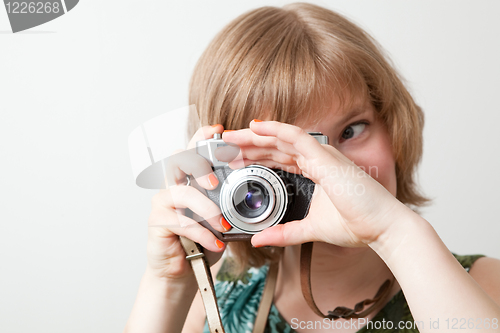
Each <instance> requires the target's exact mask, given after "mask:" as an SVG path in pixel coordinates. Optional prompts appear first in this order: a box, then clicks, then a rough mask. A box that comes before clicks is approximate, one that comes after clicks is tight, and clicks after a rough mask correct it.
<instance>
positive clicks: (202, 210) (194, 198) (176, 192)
mask: <svg viewBox="0 0 500 333" xmlns="http://www.w3.org/2000/svg"><path fill="white" fill-rule="evenodd" d="M152 205H153V209H155V208H163V209H164V214H166V213H165V211H167V210H173V209H184V208H188V209H190V210H191V211H193V212H194V213H195V214H197V215H199V216H200V217H202V218H203V219H204V220H206V221H207V222H208V223H209V224H210V225H211V226H212V228H214V229H215V230H217V231H220V232H225V231H227V230H226V229H225V228H224V227H223V226H222V220H221V218H222V214H221V211H220V208H219V207H218V206H217V205H216V204H215V203H214V202H213V201H212V200H210V199H209V198H207V197H206V196H205V195H204V194H202V193H201V192H200V191H198V190H197V189H195V188H193V187H191V186H172V187H171V188H169V190H165V191H161V192H160V193H158V194H157V195H155V196H154V197H153V202H152Z"/></svg>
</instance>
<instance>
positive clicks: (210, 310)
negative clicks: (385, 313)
mask: <svg viewBox="0 0 500 333" xmlns="http://www.w3.org/2000/svg"><path fill="white" fill-rule="evenodd" d="M179 238H180V240H181V244H182V246H183V248H184V251H185V252H186V259H187V260H188V261H189V262H190V263H191V267H192V268H193V271H194V275H195V277H196V281H197V282H198V287H199V289H200V293H201V298H202V300H203V305H204V306H205V312H206V314H207V322H208V327H209V329H210V332H211V333H224V328H223V326H222V321H221V318H220V314H219V307H218V305H217V298H216V295H215V289H214V284H213V280H212V274H211V272H210V269H209V266H208V263H207V262H206V260H205V255H204V253H203V251H202V248H201V246H199V245H198V244H196V243H195V242H193V241H192V240H190V239H188V238H186V237H182V236H181V237H179ZM282 251H283V249H282V248H281V249H279V257H280V259H281V255H282ZM312 251H313V243H312V242H309V243H304V244H302V245H301V249H300V284H301V288H302V295H303V296H304V299H305V301H306V303H307V304H308V305H309V307H310V308H311V309H312V310H313V311H314V313H316V314H317V315H318V316H320V317H322V318H328V319H332V320H337V319H340V318H343V319H357V318H363V317H366V316H367V315H368V314H370V313H371V312H373V311H374V310H375V309H376V308H377V307H378V306H379V305H381V304H383V303H384V302H385V301H386V300H387V298H388V297H389V295H390V292H391V289H392V286H393V285H394V281H395V278H393V279H392V280H389V279H387V280H386V281H385V282H384V283H383V284H382V286H380V288H379V290H378V291H377V293H376V295H375V296H374V297H373V298H372V299H365V300H364V301H361V302H359V303H357V304H356V305H355V306H354V309H350V308H347V307H344V306H338V307H336V308H335V309H334V310H333V311H328V314H327V315H325V314H323V313H322V312H321V310H319V308H318V307H317V305H316V303H315V302H314V298H313V296H312V290H311V259H312ZM279 262H280V260H277V261H274V262H272V263H271V264H270V266H269V271H268V273H267V277H266V282H265V285H264V290H263V292H262V298H261V301H260V304H259V309H258V310H257V315H256V318H255V323H254V329H253V333H263V332H264V329H265V327H266V323H267V318H268V315H269V310H270V308H271V305H272V302H273V297H274V290H275V287H276V280H277V276H278V267H279ZM367 305H371V306H370V307H368V308H367V309H365V307H366V306H367Z"/></svg>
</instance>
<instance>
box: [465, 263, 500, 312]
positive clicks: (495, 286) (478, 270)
mask: <svg viewBox="0 0 500 333" xmlns="http://www.w3.org/2000/svg"><path fill="white" fill-rule="evenodd" d="M469 274H470V276H471V277H472V278H473V279H474V280H476V282H477V283H478V284H479V285H480V286H481V288H483V290H484V291H485V292H486V293H487V294H488V295H489V296H490V297H491V298H492V299H493V300H494V301H495V302H496V303H497V304H499V305H500V260H498V259H495V258H489V257H482V258H479V259H477V260H476V261H475V262H474V265H473V266H472V267H471V269H470V271H469Z"/></svg>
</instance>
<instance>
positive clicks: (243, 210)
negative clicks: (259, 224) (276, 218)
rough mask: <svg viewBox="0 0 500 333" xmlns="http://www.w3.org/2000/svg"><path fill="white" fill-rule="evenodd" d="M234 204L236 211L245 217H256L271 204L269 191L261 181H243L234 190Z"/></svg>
mask: <svg viewBox="0 0 500 333" xmlns="http://www.w3.org/2000/svg"><path fill="white" fill-rule="evenodd" d="M233 204H234V207H235V208H236V211H237V212H238V213H239V214H240V215H241V216H243V217H245V218H255V217H258V216H260V215H261V214H262V213H264V212H265V211H266V209H267V207H268V206H269V193H268V192H267V190H266V188H265V187H264V186H262V184H260V183H259V182H256V181H252V180H250V181H248V182H244V183H242V184H241V185H240V186H239V187H238V188H237V189H236V191H235V192H234V197H233Z"/></svg>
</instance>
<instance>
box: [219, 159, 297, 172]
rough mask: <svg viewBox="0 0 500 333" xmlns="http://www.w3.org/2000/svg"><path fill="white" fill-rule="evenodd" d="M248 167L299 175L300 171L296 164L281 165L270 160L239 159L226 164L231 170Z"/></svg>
mask: <svg viewBox="0 0 500 333" xmlns="http://www.w3.org/2000/svg"><path fill="white" fill-rule="evenodd" d="M249 165H262V166H265V167H268V168H270V169H279V170H283V171H286V172H290V173H296V174H301V173H302V170H301V169H300V168H299V167H298V166H297V165H296V164H281V163H278V162H276V161H271V160H259V161H254V160H249V159H241V160H236V161H233V162H231V163H229V164H228V166H229V168H231V169H233V170H237V169H242V168H244V167H247V166H249Z"/></svg>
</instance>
